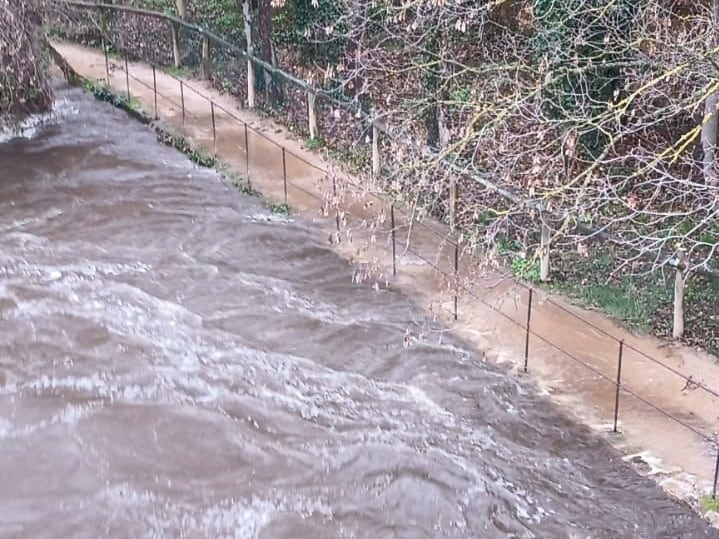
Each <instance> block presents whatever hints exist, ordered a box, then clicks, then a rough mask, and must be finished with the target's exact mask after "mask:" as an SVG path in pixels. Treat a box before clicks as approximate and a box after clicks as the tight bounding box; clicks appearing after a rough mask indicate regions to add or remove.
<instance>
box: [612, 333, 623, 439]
mask: <svg viewBox="0 0 719 539" xmlns="http://www.w3.org/2000/svg"><path fill="white" fill-rule="evenodd" d="M623 356H624V339H622V340H621V341H619V356H618V358H617V383H616V386H617V388H616V393H615V395H614V428H613V429H612V432H614V433H615V434H616V432H617V422H618V421H619V391H620V389H621V387H622V357H623Z"/></svg>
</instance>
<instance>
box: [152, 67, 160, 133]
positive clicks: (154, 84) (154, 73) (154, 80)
mask: <svg viewBox="0 0 719 539" xmlns="http://www.w3.org/2000/svg"><path fill="white" fill-rule="evenodd" d="M152 90H153V93H154V95H155V120H157V119H158V118H159V116H158V115H157V70H156V68H155V64H152Z"/></svg>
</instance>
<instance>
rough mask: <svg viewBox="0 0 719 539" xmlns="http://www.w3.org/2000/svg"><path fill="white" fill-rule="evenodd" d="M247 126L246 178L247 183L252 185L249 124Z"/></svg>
mask: <svg viewBox="0 0 719 539" xmlns="http://www.w3.org/2000/svg"><path fill="white" fill-rule="evenodd" d="M244 125H245V177H246V178H247V183H248V184H250V137H249V135H248V131H247V124H244Z"/></svg>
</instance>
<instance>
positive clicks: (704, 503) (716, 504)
mask: <svg viewBox="0 0 719 539" xmlns="http://www.w3.org/2000/svg"><path fill="white" fill-rule="evenodd" d="M699 505H700V506H701V508H702V510H703V511H714V512H717V513H719V500H718V499H716V498H712V497H711V496H709V495H706V496H702V497H701V498H699Z"/></svg>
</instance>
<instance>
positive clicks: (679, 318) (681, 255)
mask: <svg viewBox="0 0 719 539" xmlns="http://www.w3.org/2000/svg"><path fill="white" fill-rule="evenodd" d="M685 270H686V253H685V252H684V251H683V250H682V249H680V250H679V251H678V252H677V269H676V275H675V277H674V324H673V328H672V337H674V338H675V339H681V338H682V337H683V336H684V284H685V283H686V275H685Z"/></svg>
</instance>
